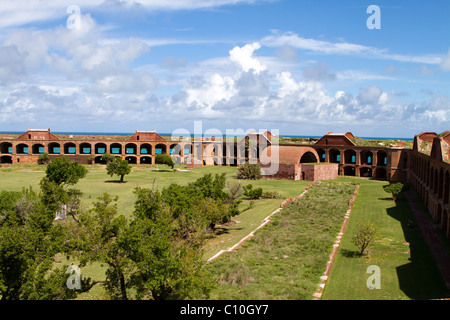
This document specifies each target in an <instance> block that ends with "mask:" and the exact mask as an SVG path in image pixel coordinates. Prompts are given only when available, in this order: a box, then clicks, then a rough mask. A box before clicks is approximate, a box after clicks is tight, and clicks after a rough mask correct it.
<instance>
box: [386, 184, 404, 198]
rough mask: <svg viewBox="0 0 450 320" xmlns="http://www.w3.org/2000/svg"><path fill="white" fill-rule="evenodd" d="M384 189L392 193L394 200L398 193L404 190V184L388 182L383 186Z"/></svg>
mask: <svg viewBox="0 0 450 320" xmlns="http://www.w3.org/2000/svg"><path fill="white" fill-rule="evenodd" d="M383 189H384V191H386V192H387V193H391V194H392V198H393V199H394V200H396V199H397V198H398V196H399V195H400V193H402V192H403V191H405V190H406V188H405V185H404V184H403V183H401V182H395V183H390V184H388V185H385V186H383Z"/></svg>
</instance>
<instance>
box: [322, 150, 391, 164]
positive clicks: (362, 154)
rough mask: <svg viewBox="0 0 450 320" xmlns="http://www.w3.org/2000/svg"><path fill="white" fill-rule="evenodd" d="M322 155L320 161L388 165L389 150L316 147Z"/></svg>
mask: <svg viewBox="0 0 450 320" xmlns="http://www.w3.org/2000/svg"><path fill="white" fill-rule="evenodd" d="M316 151H317V153H318V154H319V157H320V162H331V163H339V164H355V165H372V166H382V167H385V166H387V160H388V157H387V152H386V151H385V150H378V151H376V152H373V151H370V150H361V151H359V150H355V149H346V150H339V149H322V148H316Z"/></svg>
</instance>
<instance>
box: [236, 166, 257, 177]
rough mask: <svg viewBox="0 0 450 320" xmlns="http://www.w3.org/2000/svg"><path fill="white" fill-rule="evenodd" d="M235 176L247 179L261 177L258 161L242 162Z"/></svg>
mask: <svg viewBox="0 0 450 320" xmlns="http://www.w3.org/2000/svg"><path fill="white" fill-rule="evenodd" d="M237 178H238V179H249V180H259V179H261V167H260V166H259V163H255V164H252V163H243V164H242V165H241V166H240V167H239V168H238V170H237Z"/></svg>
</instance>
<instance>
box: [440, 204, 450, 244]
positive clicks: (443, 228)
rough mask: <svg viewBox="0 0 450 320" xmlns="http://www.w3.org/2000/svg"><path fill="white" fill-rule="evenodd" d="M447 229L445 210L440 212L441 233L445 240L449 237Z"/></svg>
mask: <svg viewBox="0 0 450 320" xmlns="http://www.w3.org/2000/svg"><path fill="white" fill-rule="evenodd" d="M448 227H449V221H448V212H447V210H444V211H442V218H441V228H442V231H444V232H445V234H446V236H447V238H448V237H449V236H450V234H449V228H448Z"/></svg>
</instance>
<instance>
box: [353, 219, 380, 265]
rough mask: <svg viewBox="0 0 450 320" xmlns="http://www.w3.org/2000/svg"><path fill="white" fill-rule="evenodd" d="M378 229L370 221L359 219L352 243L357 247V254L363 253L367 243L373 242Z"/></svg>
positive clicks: (376, 236)
mask: <svg viewBox="0 0 450 320" xmlns="http://www.w3.org/2000/svg"><path fill="white" fill-rule="evenodd" d="M378 229H379V227H378V226H376V225H375V224H374V223H372V222H368V221H366V220H360V221H359V223H358V227H357V230H356V233H355V235H354V236H353V239H352V243H353V244H354V245H355V246H357V247H358V248H359V255H360V256H361V255H362V254H363V253H364V250H366V249H367V247H368V246H369V245H371V244H372V243H373V242H375V241H376V240H377V238H378Z"/></svg>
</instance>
